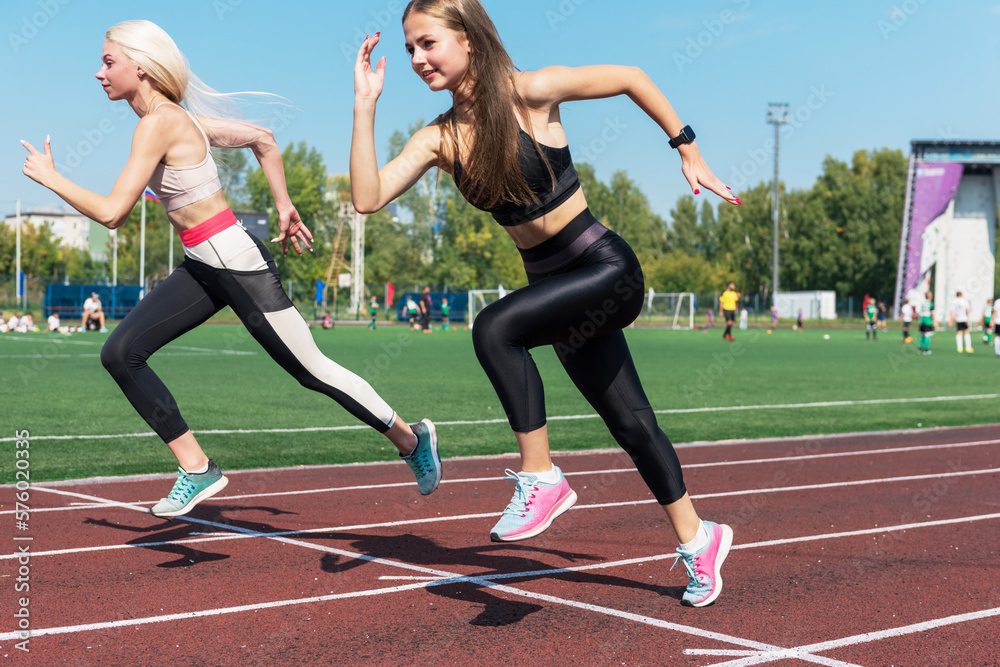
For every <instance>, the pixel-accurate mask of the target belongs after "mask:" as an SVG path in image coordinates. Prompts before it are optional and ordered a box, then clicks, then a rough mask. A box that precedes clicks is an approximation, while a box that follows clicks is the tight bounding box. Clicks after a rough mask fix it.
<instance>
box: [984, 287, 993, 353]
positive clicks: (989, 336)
mask: <svg viewBox="0 0 1000 667" xmlns="http://www.w3.org/2000/svg"><path fill="white" fill-rule="evenodd" d="M992 322H993V297H990V298H988V299H986V307H985V308H983V342H984V343H986V344H987V345H989V344H990V343H992V342H993V331H991V329H992V327H991V326H990V325H991V323H992Z"/></svg>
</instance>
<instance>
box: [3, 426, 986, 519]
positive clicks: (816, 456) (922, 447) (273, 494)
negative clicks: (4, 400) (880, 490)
mask: <svg viewBox="0 0 1000 667" xmlns="http://www.w3.org/2000/svg"><path fill="white" fill-rule="evenodd" d="M998 443H1000V440H976V441H972V442H955V443H942V444H938V445H919V446H913V447H894V448H888V449H865V450H857V451H852V452H833V453H828V454H803V455H801V456H779V457H772V458H760V459H741V460H737V461H714V462H709V463H688V464H685V465H684V466H683V467H684V468H685V469H689V468H713V467H716V466H736V465H749V464H756V463H782V462H787V461H806V460H811V459H824V458H838V457H841V456H869V455H877V454H892V453H896V452H915V451H929V450H937V449H955V448H961V447H977V446H982V445H994V444H998ZM634 472H635V468H606V469H602V470H581V471H576V472H566V473H564V474H565V475H566V476H567V477H573V476H582V475H604V474H611V473H634ZM507 479H508V478H506V477H495V476H494V477H466V478H462V479H444V480H441V483H442V484H468V483H482V482H504V481H507ZM45 484H46V483H45V482H41V483H39V484H37V485H36V486H44V485H45ZM60 484H64V483H60ZM8 486H12V485H8ZM410 486H413V482H392V483H383V484H359V485H355V486H331V487H324V488H319V489H301V490H294V491H274V492H271V493H245V494H235V495H229V496H215V498H214V499H215V500H247V499H256V498H271V497H278V496H297V495H310V494H314V493H333V492H337V491H367V490H376V489H391V488H399V487H410ZM0 488H3V487H2V486H0ZM155 503H156V501H154V500H140V501H136V502H135V503H134V504H137V505H154V504H155ZM100 506H101V505H100V504H96V505H94V504H89V505H88V504H85V503H74V505H73V506H71V507H44V508H38V509H35V510H32V512H34V513H38V512H61V511H66V510H70V509H77V508H79V509H92V508H94V507H100ZM13 513H14V510H0V516H3V515H5V514H13Z"/></svg>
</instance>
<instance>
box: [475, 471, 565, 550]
mask: <svg viewBox="0 0 1000 667" xmlns="http://www.w3.org/2000/svg"><path fill="white" fill-rule="evenodd" d="M555 471H556V472H557V473H559V481H557V482H556V483H555V484H546V483H545V482H541V481H539V480H538V476H537V475H534V474H532V473H530V472H514V471H513V470H505V471H504V472H505V473H507V477H506V479H512V480H514V482H515V484H516V486H515V487H514V497H513V498H512V499H511V501H510V504H509V505H507V509H505V510H504V511H503V515H502V516H501V517H500V521H498V522H497V525H495V526H493V530H491V531H490V539H491V540H493V541H494V542H514V541H517V540H526V539H528V538H529V537H534V536H535V535H538V534H540V533H542V532H544V531H545V529H547V528H548V527H549V526H551V525H552V521H553V520H554V519H555V518H556V517H557V516H559V515H560V514H562V513H563V512H565V511H566V510H568V509H569V508H570V507H572V506H573V504H574V503H576V492H575V491H574V490H573V489H571V488H569V484H568V483H567V482H566V477H565V476H563V474H562V470H560V469H559V468H558V467H556V468H555Z"/></svg>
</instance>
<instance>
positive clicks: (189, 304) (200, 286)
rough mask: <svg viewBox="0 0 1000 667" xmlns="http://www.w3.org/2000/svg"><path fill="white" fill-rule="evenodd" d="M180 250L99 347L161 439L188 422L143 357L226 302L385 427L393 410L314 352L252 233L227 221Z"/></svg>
mask: <svg viewBox="0 0 1000 667" xmlns="http://www.w3.org/2000/svg"><path fill="white" fill-rule="evenodd" d="M185 252H186V253H187V254H188V256H187V257H186V258H185V260H184V261H183V262H182V263H181V265H180V266H179V267H177V269H176V270H175V271H174V272H173V273H171V274H170V275H169V276H168V277H167V278H166V280H164V281H163V282H162V283H160V284H159V285H157V286H156V288H155V289H153V290H152V291H150V293H149V294H148V295H147V296H146V297H145V298H143V299H142V300H141V301H140V302H139V303H138V304H137V305H136V307H135V308H133V309H132V311H131V312H130V313H129V314H128V316H126V317H125V319H124V320H123V321H122V322H121V324H119V325H118V326H117V327H116V328H115V330H114V331H113V332H112V333H111V336H109V337H108V340H107V342H106V343H105V344H104V348H103V349H102V350H101V362H102V363H103V364H104V367H105V368H107V369H108V371H109V372H110V373H111V376H112V377H113V378H114V379H115V381H116V382H117V383H118V385H119V386H120V387H121V389H122V391H123V392H124V393H125V397H126V398H127V399H128V401H129V402H130V403H131V404H132V407H134V408H135V409H136V411H137V412H138V413H139V415H140V416H141V417H142V418H143V419H145V420H146V423H147V424H149V426H150V428H152V429H153V430H154V431H155V432H156V434H157V435H159V436H160V437H161V438H162V439H163V441H164V442H170V441H171V440H174V439H176V438H178V437H180V436H181V435H183V434H184V433H186V432H187V431H188V425H187V423H186V422H185V421H184V419H183V417H181V414H180V410H179V409H178V407H177V402H176V401H175V400H174V397H173V396H172V395H171V393H170V391H169V390H168V389H167V387H166V386H165V385H164V384H163V382H162V381H161V380H160V378H159V377H157V375H156V373H154V372H153V371H152V369H150V367H149V366H148V365H147V364H146V360H147V359H149V357H150V355H152V354H153V353H154V352H156V351H157V350H158V349H160V348H161V347H163V346H164V345H166V344H167V343H169V342H170V341H172V340H174V339H176V338H177V337H179V336H181V335H182V334H184V333H187V332H188V331H190V330H191V329H194V328H195V327H196V326H198V325H199V324H201V323H203V322H204V321H205V320H207V319H208V318H209V317H211V316H212V315H214V314H215V313H217V312H218V311H219V310H221V309H222V308H223V307H224V306H227V305H228V306H231V307H232V309H233V311H234V312H235V313H236V315H237V316H238V317H239V318H240V320H241V321H242V322H243V324H244V325H245V326H246V328H247V331H249V332H250V335H252V336H253V337H254V338H255V339H256V340H257V342H258V343H260V344H261V345H262V346H263V347H264V349H265V350H266V351H267V353H268V354H269V355H271V357H272V358H273V359H274V360H275V361H277V362H278V364H279V365H280V366H281V367H282V368H284V369H285V370H286V371H288V373H290V374H291V375H292V376H293V377H294V378H295V379H296V380H298V381H299V383H300V384H302V385H303V386H304V387H307V388H309V389H312V390H314V391H318V392H321V393H323V394H326V395H327V396H329V397H331V398H333V399H334V400H335V401H337V402H338V403H340V404H341V405H342V406H343V407H344V408H346V409H347V411H348V412H350V413H351V414H352V415H354V416H355V417H357V418H358V419H360V420H361V421H363V422H364V423H365V424H368V425H369V426H371V427H372V428H374V429H376V430H378V431H379V432H382V433H384V432H385V431H387V430H389V427H390V426H391V425H392V423H393V421H394V420H395V413H394V412H393V411H392V409H391V408H390V407H389V406H388V404H387V403H386V402H385V401H384V400H382V398H381V397H379V396H378V394H376V393H375V391H374V390H373V389H372V388H371V386H370V385H369V384H368V383H367V382H365V381H364V380H363V379H361V378H360V377H358V376H357V375H355V374H354V373H352V372H350V371H348V370H347V369H345V368H342V367H341V366H338V365H337V364H336V363H334V362H333V361H331V360H330V359H328V358H327V357H325V356H324V355H323V354H322V352H320V351H319V348H317V347H316V343H315V341H314V340H313V337H312V334H311V333H310V332H309V327H308V325H307V324H306V323H305V320H303V319H302V316H301V315H300V314H299V312H298V311H297V310H296V309H295V306H293V305H292V302H291V301H290V300H289V298H288V296H287V295H286V294H285V292H284V290H283V289H282V287H281V279H280V278H279V276H278V271H277V267H276V266H275V264H274V260H273V259H272V258H271V255H270V253H269V252H268V251H267V249H266V248H265V247H264V246H263V244H262V243H261V242H260V241H259V240H258V239H257V238H255V237H253V236H252V235H251V234H250V233H249V232H247V231H246V230H244V229H243V228H242V227H239V226H232V227H230V228H229V229H227V230H224V231H222V232H220V233H219V234H217V235H216V236H213V237H212V238H210V239H208V240H206V241H204V242H203V243H200V244H198V245H196V246H194V248H193V249H192V248H185ZM194 254H197V256H199V257H202V258H203V259H205V260H206V261H199V260H197V259H194V258H193V257H192V255H194ZM208 262H211V264H210V263H208Z"/></svg>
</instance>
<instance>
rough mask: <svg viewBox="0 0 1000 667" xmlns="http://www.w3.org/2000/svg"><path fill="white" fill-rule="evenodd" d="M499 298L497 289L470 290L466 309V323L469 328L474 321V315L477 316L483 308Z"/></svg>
mask: <svg viewBox="0 0 1000 667" xmlns="http://www.w3.org/2000/svg"><path fill="white" fill-rule="evenodd" d="M499 298H500V290H498V289H470V290H469V305H468V306H467V307H466V318H467V319H466V321H467V322H468V323H469V326H470V327H471V326H472V323H473V322H474V321H475V319H476V315H478V314H479V312H480V311H482V309H483V308H485V307H486V306H488V305H490V304H491V303H493V302H494V301H496V300H498V299H499Z"/></svg>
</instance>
